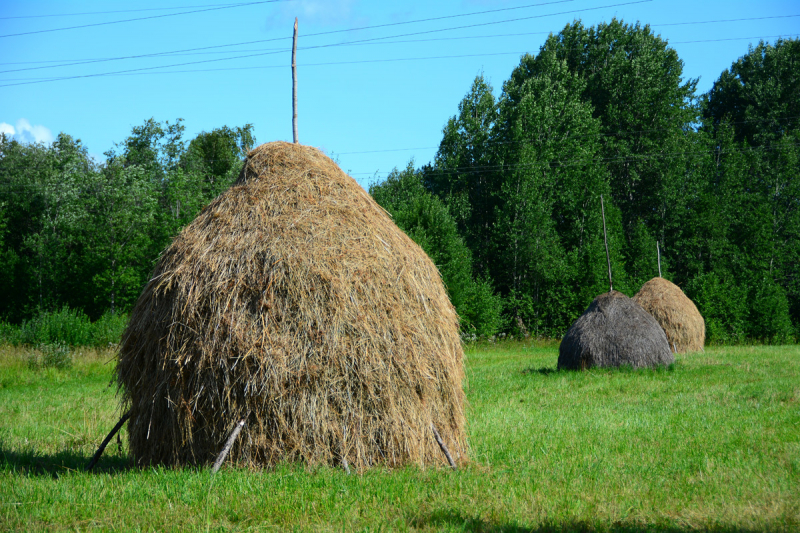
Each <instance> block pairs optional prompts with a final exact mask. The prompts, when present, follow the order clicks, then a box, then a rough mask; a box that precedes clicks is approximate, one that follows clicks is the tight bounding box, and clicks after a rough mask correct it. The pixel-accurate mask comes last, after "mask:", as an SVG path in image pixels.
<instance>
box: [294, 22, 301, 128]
mask: <svg viewBox="0 0 800 533" xmlns="http://www.w3.org/2000/svg"><path fill="white" fill-rule="evenodd" d="M292 134H293V136H294V142H295V144H297V143H299V142H300V140H299V139H298V138H297V17H295V19H294V38H293V39H292Z"/></svg>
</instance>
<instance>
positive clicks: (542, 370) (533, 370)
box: [522, 366, 558, 376]
mask: <svg viewBox="0 0 800 533" xmlns="http://www.w3.org/2000/svg"><path fill="white" fill-rule="evenodd" d="M556 372H558V369H556V368H550V367H547V366H543V367H541V368H526V369H525V370H523V371H522V373H523V374H541V375H543V376H549V375H550V374H555V373H556Z"/></svg>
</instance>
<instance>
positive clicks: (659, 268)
mask: <svg viewBox="0 0 800 533" xmlns="http://www.w3.org/2000/svg"><path fill="white" fill-rule="evenodd" d="M656 253H658V277H659V278H661V277H663V276H662V275H661V250H660V249H659V247H658V241H656Z"/></svg>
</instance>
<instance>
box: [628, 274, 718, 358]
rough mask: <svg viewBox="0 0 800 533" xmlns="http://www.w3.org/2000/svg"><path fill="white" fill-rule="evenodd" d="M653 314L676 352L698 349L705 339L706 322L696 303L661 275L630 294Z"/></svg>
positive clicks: (701, 346) (695, 350) (701, 347)
mask: <svg viewBox="0 0 800 533" xmlns="http://www.w3.org/2000/svg"><path fill="white" fill-rule="evenodd" d="M633 301H634V302H636V303H638V304H639V305H641V306H642V307H643V308H644V310H645V311H647V312H648V313H650V314H651V315H653V318H655V319H656V320H657V321H658V323H659V324H661V327H662V328H664V333H666V334H667V340H668V341H669V345H670V346H672V347H673V348H674V350H675V351H676V352H680V353H685V352H698V351H700V350H702V349H703V345H704V344H705V341H706V323H705V320H703V316H702V315H701V314H700V311H698V310H697V306H695V305H694V302H692V301H691V300H690V299H689V298H688V297H687V296H686V295H685V294H683V291H682V290H681V289H680V287H678V286H677V285H675V284H674V283H672V282H671V281H667V280H665V279H664V278H653V279H651V280H650V281H648V282H647V283H645V284H644V285H643V286H642V288H641V290H639V292H637V293H636V296H634V297H633Z"/></svg>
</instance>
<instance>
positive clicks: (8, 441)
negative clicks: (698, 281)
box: [0, 344, 800, 533]
mask: <svg viewBox="0 0 800 533" xmlns="http://www.w3.org/2000/svg"><path fill="white" fill-rule="evenodd" d="M26 357H27V355H26V354H25V352H24V351H23V350H21V349H13V348H0V530H20V531H23V530H24V531H31V530H87V529H104V530H106V529H107V530H122V531H164V530H166V531H187V530H210V531H218V530H238V531H285V530H291V531H294V530H297V531H320V530H322V531H341V530H346V531H353V530H359V531H503V532H522V531H531V530H532V531H541V532H544V531H555V532H566V531H610V532H619V533H622V532H626V533H633V532H639V531H664V532H670V533H678V532H685V531H695V530H701V531H719V532H725V533H728V532H730V533H732V532H756V531H786V532H789V531H800V347H797V346H784V347H737V348H731V347H724V348H723V347H720V348H710V349H708V350H707V352H706V353H704V354H691V355H687V356H682V357H679V358H678V361H677V363H676V364H675V365H674V366H672V367H671V368H669V369H662V370H657V371H651V370H647V371H631V370H621V371H605V370H593V371H589V372H579V373H574V372H556V371H555V363H556V359H557V348H556V347H555V346H553V345H549V346H536V347H533V346H530V345H529V344H508V345H503V346H495V345H493V346H482V347H479V348H475V349H470V350H469V351H468V354H467V357H468V359H467V367H468V377H469V380H468V383H467V394H468V398H469V402H470V407H469V411H468V421H469V434H470V443H471V447H472V455H473V461H474V462H473V464H472V465H471V466H469V467H468V468H465V469H462V470H460V471H458V472H451V471H449V470H447V469H438V468H429V469H426V470H420V469H417V468H407V469H402V470H399V471H387V470H382V469H375V470H372V471H369V472H367V473H366V474H364V475H363V476H357V475H352V476H348V475H346V474H345V473H344V472H342V471H341V470H337V469H329V468H317V469H310V468H305V467H303V466H298V465H283V466H280V467H278V468H276V469H275V470H269V471H257V472H252V471H247V470H239V469H233V468H226V469H223V470H222V471H221V472H220V474H219V475H217V476H215V477H213V478H212V477H211V476H210V474H209V470H208V469H202V470H198V469H191V468H189V469H179V470H178V469H145V470H140V469H131V468H129V467H128V462H127V455H126V449H125V445H124V442H123V445H122V448H121V449H120V448H119V447H118V445H117V443H116V441H114V442H113V443H112V444H111V445H110V446H109V447H108V449H107V450H106V453H105V455H104V457H103V459H102V460H101V462H100V464H99V465H98V467H97V468H96V472H94V473H92V474H86V473H84V472H82V471H81V470H82V467H83V465H84V464H85V462H86V461H87V460H88V459H89V457H91V455H92V454H93V453H94V451H95V449H96V447H97V445H98V444H99V442H100V441H101V440H102V438H103V437H104V436H105V434H106V433H107V432H108V431H109V429H110V428H111V427H112V426H113V425H114V423H115V422H116V420H117V418H118V415H119V413H118V412H116V411H115V408H116V403H115V396H114V395H115V388H114V385H113V384H111V385H110V379H111V374H112V369H113V363H108V362H107V360H108V359H110V357H111V354H109V353H103V352H87V353H83V354H75V357H74V364H73V366H72V368H69V369H63V370H57V369H52V368H45V369H39V370H35V369H31V368H29V367H28V365H27V364H26Z"/></svg>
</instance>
